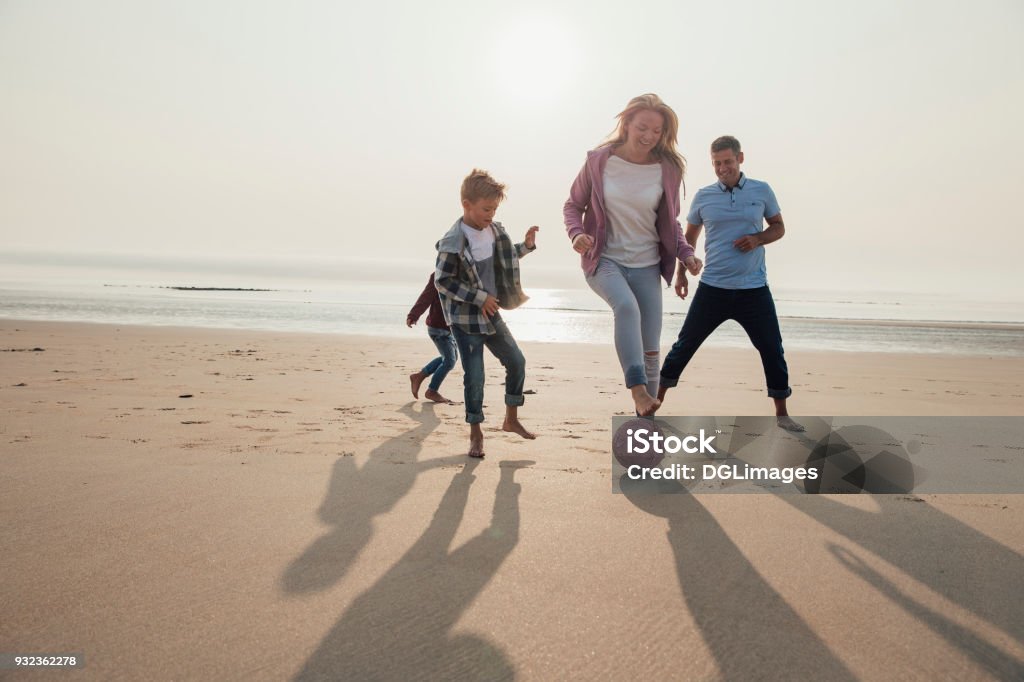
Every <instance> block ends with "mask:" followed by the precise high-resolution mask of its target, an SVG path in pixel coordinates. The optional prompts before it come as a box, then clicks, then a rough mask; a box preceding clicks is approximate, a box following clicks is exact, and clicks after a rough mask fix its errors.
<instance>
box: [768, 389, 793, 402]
mask: <svg viewBox="0 0 1024 682" xmlns="http://www.w3.org/2000/svg"><path fill="white" fill-rule="evenodd" d="M791 395H793V389H792V388H790V387H789V386H787V387H786V388H769V389H768V397H769V398H781V399H783V400H785V399H786V398H788V397H789V396H791Z"/></svg>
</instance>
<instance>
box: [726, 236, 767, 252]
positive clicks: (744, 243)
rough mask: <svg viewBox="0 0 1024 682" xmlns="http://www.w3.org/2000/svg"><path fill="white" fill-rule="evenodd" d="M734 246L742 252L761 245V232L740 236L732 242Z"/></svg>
mask: <svg viewBox="0 0 1024 682" xmlns="http://www.w3.org/2000/svg"><path fill="white" fill-rule="evenodd" d="M732 245H733V246H734V247H736V248H737V249H739V250H740V251H742V252H743V253H749V252H750V251H753V250H754V249H756V248H757V247H759V246H761V245H762V243H761V233H760V232H759V233H757V234H748V235H747V236H745V237H740V238H739V239H737V240H736V241H734V242H733V243H732Z"/></svg>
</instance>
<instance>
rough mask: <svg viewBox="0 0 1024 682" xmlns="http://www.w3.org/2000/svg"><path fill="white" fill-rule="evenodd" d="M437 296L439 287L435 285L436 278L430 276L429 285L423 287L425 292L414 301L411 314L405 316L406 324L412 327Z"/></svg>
mask: <svg viewBox="0 0 1024 682" xmlns="http://www.w3.org/2000/svg"><path fill="white" fill-rule="evenodd" d="M435 296H437V287H435V286H434V278H433V277H430V279H428V280H427V286H425V287H423V293H421V294H420V297H419V298H417V299H416V302H415V303H413V305H412V309H411V310H410V311H409V314H408V315H406V316H405V326H407V327H411V326H413V325H414V324H416V322H417V321H418V320H419V319H420V315H422V314H423V313H424V312H425V311H426V310H427V308H429V307H430V302H431V301H432V300H433V299H434V297H435Z"/></svg>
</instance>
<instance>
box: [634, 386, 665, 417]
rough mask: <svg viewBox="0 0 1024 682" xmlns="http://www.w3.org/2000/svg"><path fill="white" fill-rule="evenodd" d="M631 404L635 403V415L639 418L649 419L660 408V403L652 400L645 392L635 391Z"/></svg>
mask: <svg viewBox="0 0 1024 682" xmlns="http://www.w3.org/2000/svg"><path fill="white" fill-rule="evenodd" d="M633 402H634V403H636V413H637V414H638V415H640V416H641V417H650V416H651V415H652V414H654V413H655V412H657V411H658V408H659V407H661V401H660V400H658V399H657V398H652V397H651V396H650V394H649V393H648V392H647V391H635V392H634V393H633Z"/></svg>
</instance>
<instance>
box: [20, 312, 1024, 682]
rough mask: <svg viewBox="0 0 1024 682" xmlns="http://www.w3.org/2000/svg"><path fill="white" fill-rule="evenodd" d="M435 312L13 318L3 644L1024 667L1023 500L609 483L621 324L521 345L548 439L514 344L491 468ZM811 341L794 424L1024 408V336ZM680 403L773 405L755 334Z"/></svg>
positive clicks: (496, 671)
mask: <svg viewBox="0 0 1024 682" xmlns="http://www.w3.org/2000/svg"><path fill="white" fill-rule="evenodd" d="M408 331H409V334H408V336H407V337H406V338H377V337H370V336H354V335H331V334H312V333H276V332H266V331H243V330H213V329H196V328H185V327H142V326H137V327H132V326H119V325H101V324H79V323H59V322H38V321H18V320H10V319H4V320H0V351H2V352H0V376H2V380H0V410H2V414H3V419H2V423H0V439H2V440H0V443H2V449H0V451H2V461H3V466H2V468H0V471H2V475H0V510H2V518H3V521H4V523H3V526H2V529H0V537H2V539H3V546H4V547H5V548H6V551H5V552H3V554H2V555H0V556H2V558H0V574H2V575H3V576H4V579H3V581H0V603H2V605H3V618H0V651H2V652H9V653H13V652H24V653H31V652H36V653H42V652H46V653H58V652H63V653H78V654H81V655H83V656H84V658H85V661H86V663H85V666H84V667H83V668H82V669H81V670H79V671H77V672H75V673H73V674H74V675H75V677H76V678H81V679H104V680H110V679H124V680H134V679H239V680H241V679H268V680H269V679H296V678H297V679H368V678H379V679H396V678H398V679H418V678H427V677H432V678H439V677H440V678H454V677H465V676H468V677H475V678H484V679H501V678H510V677H519V678H524V679H553V678H556V679H557V678H616V679H618V678H625V677H648V676H658V677H666V678H674V679H700V680H705V679H708V680H712V679H809V680H810V679H892V678H904V679H1019V678H1021V677H1022V676H1024V612H1022V611H1021V609H1020V608H1019V604H1018V602H1019V598H1020V586H1021V585H1022V584H1024V557H1022V552H1024V523H1022V521H1024V496H1021V495H925V496H918V495H913V494H908V495H881V496H868V495H858V496H828V495H822V496H800V495H766V494H762V495H662V496H655V497H649V498H640V499H637V498H630V497H629V496H626V495H613V494H612V492H611V480H610V476H611V472H610V448H609V442H610V438H611V432H610V430H611V418H612V417H613V416H615V415H625V414H630V412H629V410H630V409H631V402H630V401H629V399H628V396H627V392H626V390H625V389H624V388H622V378H621V373H620V370H619V367H618V363H617V361H616V360H615V355H614V350H613V349H612V347H611V345H610V344H558V343H541V342H524V343H522V344H521V346H522V348H523V351H524V353H525V356H526V358H527V383H526V388H527V391H528V392H531V391H532V392H531V393H530V394H529V395H527V402H526V405H525V406H524V407H522V408H521V409H520V417H521V419H522V421H523V422H524V424H526V426H527V427H528V428H530V429H532V430H534V431H535V432H536V433H537V435H538V438H537V440H535V441H526V440H523V439H520V438H518V437H516V436H513V435H510V434H506V433H503V432H501V431H500V430H499V428H498V427H500V417H501V413H502V410H503V406H502V400H501V395H502V389H501V382H502V373H501V371H500V366H499V365H498V363H497V362H496V361H494V360H493V358H492V357H490V356H488V357H487V359H486V362H487V385H486V389H485V412H486V415H487V421H486V423H485V431H484V432H485V439H486V440H485V450H486V452H487V457H486V459H484V460H482V461H471V460H469V459H468V458H467V457H466V456H465V452H466V447H467V440H468V438H467V431H468V429H467V426H466V424H465V423H464V420H463V417H464V414H463V409H462V406H461V405H435V404H432V403H426V402H424V401H422V400H414V399H413V397H412V395H411V394H410V390H409V382H408V378H407V377H408V374H409V373H410V372H413V371H416V370H417V369H419V368H420V367H422V366H423V364H425V363H426V362H427V361H428V360H429V359H430V358H431V357H432V355H433V354H432V350H433V349H432V346H431V344H430V343H429V341H428V340H427V338H426V333H425V331H424V330H423V329H422V327H418V328H416V329H413V330H408ZM787 360H788V362H789V367H790V381H791V384H792V386H793V391H794V393H793V397H792V398H791V400H790V403H789V404H790V411H791V413H792V414H794V415H852V416H856V415H933V416H958V415H963V416H966V415H979V416H983V415H987V416H1000V415H1007V416H1010V415H1020V414H1021V413H1022V406H1024V358H1020V357H993V356H971V355H958V356H950V355H943V354H926V353H921V354H911V353H891V354H890V353H854V352H838V351H836V352H829V351H789V352H787ZM461 384H462V372H461V368H458V367H457V368H456V369H455V370H454V371H453V372H452V374H451V375H450V376H449V378H448V379H447V381H446V382H445V384H444V385H443V386H442V389H441V390H442V393H443V394H445V395H446V396H448V397H450V398H453V399H455V400H460V401H461V392H462V386H461ZM424 388H425V385H424ZM661 413H662V414H665V415H675V414H700V415H760V414H770V401H769V400H768V399H767V397H766V396H765V392H764V385H763V375H762V372H761V367H760V362H759V359H758V357H757V354H756V352H755V351H754V350H753V349H745V350H744V349H733V348H704V349H702V350H701V351H700V352H699V353H698V355H697V356H696V358H695V359H694V362H693V364H692V365H691V367H689V368H688V369H687V371H686V374H685V375H684V382H683V383H682V384H681V385H680V388H678V389H676V390H673V391H670V392H669V394H668V398H667V401H666V403H665V406H664V407H663V408H662V410H661ZM64 674H66V673H65V671H50V673H49V676H50V677H53V678H54V679H56V678H58V677H61V678H62V675H64ZM39 676H40V677H44V678H45V677H47V675H46V674H41V675H39ZM23 677H27V675H24V674H23V673H20V672H18V671H10V670H8V671H0V678H2V679H22V678H23ZM62 679H63V678H62Z"/></svg>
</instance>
